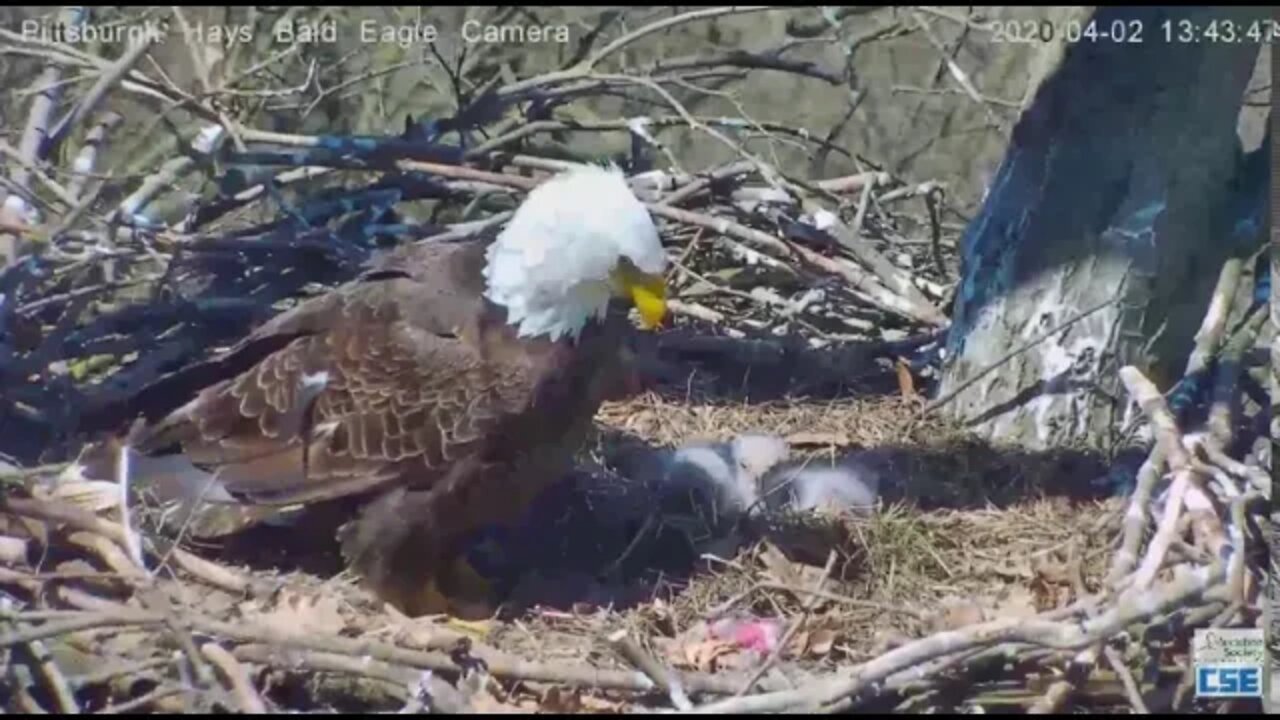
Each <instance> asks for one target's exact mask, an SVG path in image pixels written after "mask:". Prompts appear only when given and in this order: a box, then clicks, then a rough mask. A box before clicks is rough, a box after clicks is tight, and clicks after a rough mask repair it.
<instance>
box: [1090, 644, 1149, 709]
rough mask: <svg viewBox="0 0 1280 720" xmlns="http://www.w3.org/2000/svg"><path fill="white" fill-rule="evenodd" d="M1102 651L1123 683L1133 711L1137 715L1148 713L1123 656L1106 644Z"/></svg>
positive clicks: (1140, 692)
mask: <svg viewBox="0 0 1280 720" xmlns="http://www.w3.org/2000/svg"><path fill="white" fill-rule="evenodd" d="M1102 652H1103V655H1104V656H1105V657H1106V658H1107V663H1108V664H1109V665H1111V669H1112V670H1114V671H1115V673H1116V675H1118V676H1119V677H1120V683H1121V684H1123V685H1124V692H1125V695H1127V696H1128V697H1129V704H1130V705H1132V706H1133V711H1134V712H1135V713H1137V714H1139V715H1150V714H1151V711H1150V710H1148V709H1147V704H1146V702H1144V701H1143V700H1142V690H1141V689H1139V688H1138V683H1137V682H1136V681H1135V680H1134V679H1133V673H1131V672H1129V668H1127V667H1125V664H1124V658H1122V657H1120V651H1118V650H1116V649H1115V648H1113V647H1111V646H1110V645H1108V646H1106V648H1105V649H1103V651H1102Z"/></svg>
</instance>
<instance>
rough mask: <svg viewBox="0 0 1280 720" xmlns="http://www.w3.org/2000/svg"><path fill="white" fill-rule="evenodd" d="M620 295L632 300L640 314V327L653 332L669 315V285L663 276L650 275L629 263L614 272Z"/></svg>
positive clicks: (614, 279)
mask: <svg viewBox="0 0 1280 720" xmlns="http://www.w3.org/2000/svg"><path fill="white" fill-rule="evenodd" d="M613 281H614V283H615V285H616V286H617V287H618V290H619V295H622V296H623V297H628V298H631V302H632V303H634V304H635V306H636V310H637V311H639V313H640V326H641V327H643V328H644V329H645V330H652V329H654V328H656V327H658V326H659V325H661V324H662V320H663V318H665V317H666V315H667V283H666V280H665V279H664V278H663V277H662V276H661V275H650V274H649V273H646V272H642V271H640V270H638V269H637V268H635V267H633V266H632V265H630V264H628V263H623V264H622V265H620V266H619V267H618V268H617V269H616V270H614V271H613Z"/></svg>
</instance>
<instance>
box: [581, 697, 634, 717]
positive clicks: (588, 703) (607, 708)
mask: <svg viewBox="0 0 1280 720" xmlns="http://www.w3.org/2000/svg"><path fill="white" fill-rule="evenodd" d="M578 700H579V701H580V702H581V704H582V711H583V712H595V713H611V714H612V713H621V712H622V711H623V709H624V708H625V707H626V703H622V702H618V701H617V700H610V699H609V698H603V697H599V696H597V695H583V696H581V697H580V698H578Z"/></svg>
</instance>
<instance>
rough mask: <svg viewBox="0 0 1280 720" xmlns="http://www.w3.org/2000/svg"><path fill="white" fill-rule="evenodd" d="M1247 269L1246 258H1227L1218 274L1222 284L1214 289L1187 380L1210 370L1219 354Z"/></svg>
mask: <svg viewBox="0 0 1280 720" xmlns="http://www.w3.org/2000/svg"><path fill="white" fill-rule="evenodd" d="M1243 269H1244V260H1243V259H1242V258H1238V257H1232V258H1227V261H1226V262H1225V263H1223V265H1222V270H1221V271H1219V273H1218V284H1217V285H1216V286H1214V288H1213V296H1212V298H1211V300H1210V301H1209V309H1208V310H1206V311H1205V313H1204V319H1203V320H1202V321H1201V322H1200V329H1199V330H1198V331H1197V332H1196V336H1195V347H1194V348H1193V349H1192V351H1191V357H1189V358H1187V369H1186V371H1185V372H1183V376H1184V377H1187V376H1192V375H1195V374H1197V373H1199V372H1200V371H1202V370H1204V369H1205V368H1206V367H1208V365H1209V360H1210V359H1211V358H1212V357H1213V355H1214V353H1216V352H1217V351H1218V346H1219V345H1220V344H1221V342H1222V334H1223V332H1224V331H1225V330H1226V328H1227V316H1228V315H1229V314H1230V312H1231V302H1232V301H1233V300H1234V299H1235V295H1236V288H1237V287H1238V286H1239V285H1240V273H1241V271H1242V270H1243Z"/></svg>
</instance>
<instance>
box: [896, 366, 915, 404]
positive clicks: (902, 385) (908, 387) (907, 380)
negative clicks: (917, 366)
mask: <svg viewBox="0 0 1280 720" xmlns="http://www.w3.org/2000/svg"><path fill="white" fill-rule="evenodd" d="M896 370H897V372H898V392H900V393H902V397H903V398H904V399H906V400H913V399H915V397H916V383H915V380H913V379H912V377H911V366H910V365H908V364H907V361H906V360H904V359H902V358H898V362H897V363H896Z"/></svg>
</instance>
